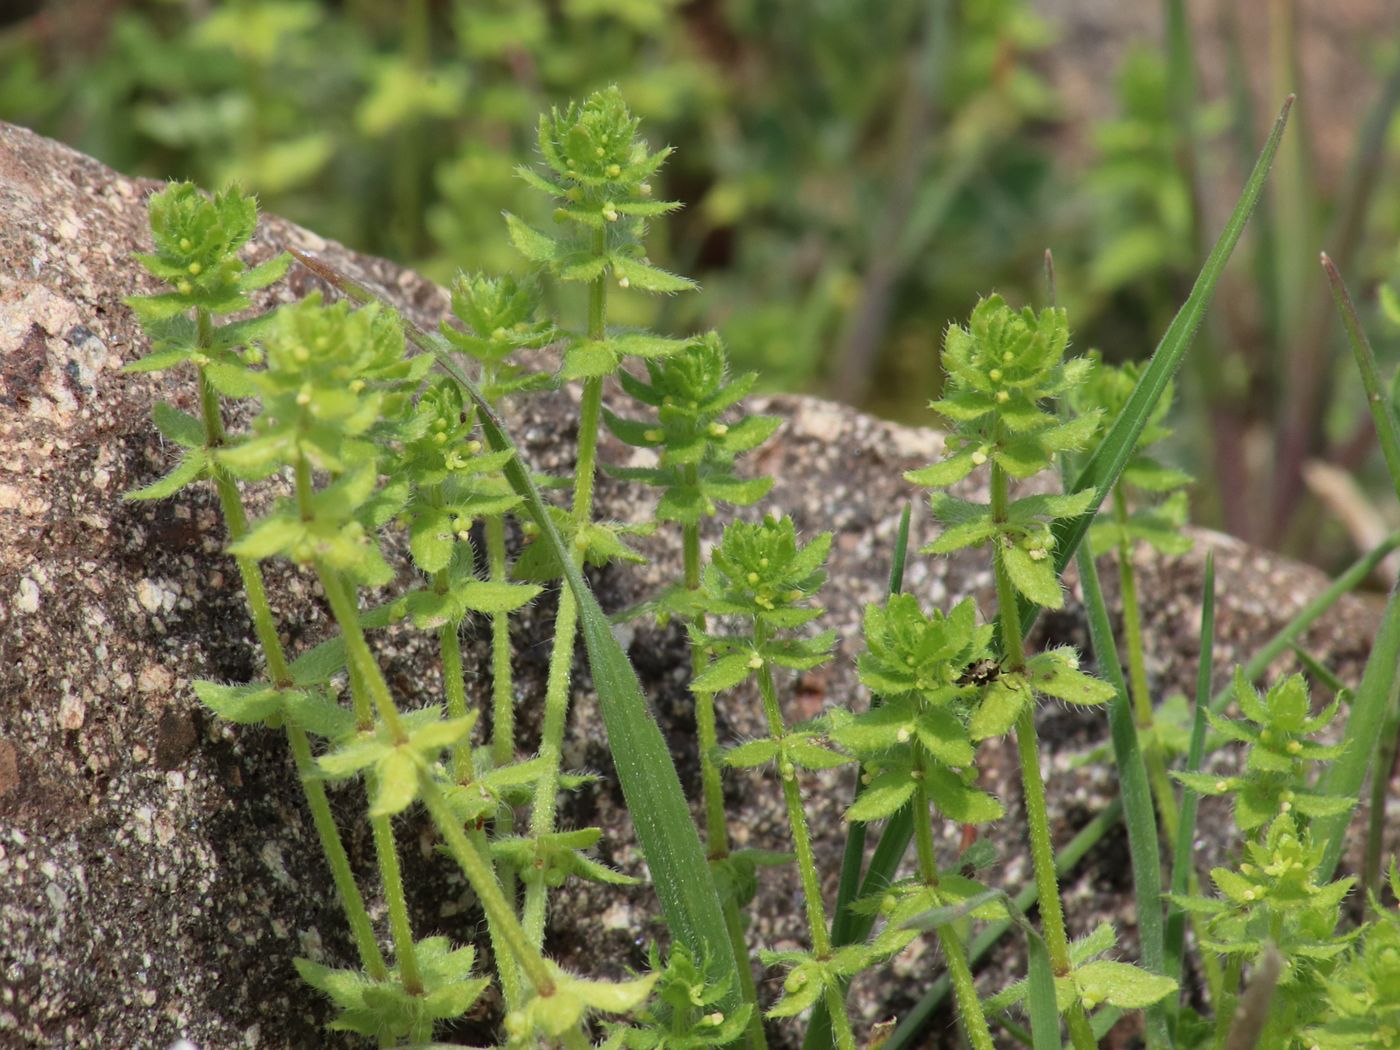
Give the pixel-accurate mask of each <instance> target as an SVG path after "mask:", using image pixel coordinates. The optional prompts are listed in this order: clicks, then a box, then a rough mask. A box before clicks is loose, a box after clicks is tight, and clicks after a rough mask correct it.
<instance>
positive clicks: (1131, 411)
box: [1021, 95, 1293, 633]
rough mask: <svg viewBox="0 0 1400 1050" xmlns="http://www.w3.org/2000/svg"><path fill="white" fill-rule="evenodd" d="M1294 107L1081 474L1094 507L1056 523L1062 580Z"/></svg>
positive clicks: (1259, 189) (1165, 379) (1197, 314)
mask: <svg viewBox="0 0 1400 1050" xmlns="http://www.w3.org/2000/svg"><path fill="white" fill-rule="evenodd" d="M1292 106H1293V96H1291V95H1290V96H1289V97H1288V99H1287V100H1286V101H1285V102H1284V104H1283V108H1282V109H1281V110H1280V111H1279V115H1278V119H1277V120H1276V121H1275V122H1274V127H1273V130H1272V131H1271V132H1270V133H1269V137H1268V139H1267V140H1266V141H1265V143H1264V148H1263V150H1262V151H1261V152H1260V154H1259V159H1258V160H1257V161H1256V162H1255V164H1254V170H1253V171H1252V172H1250V175H1249V178H1248V180H1246V182H1245V185H1244V190H1243V191H1242V192H1241V193H1240V198H1239V200H1238V202H1236V204H1235V209H1234V211H1233V212H1231V213H1230V218H1229V221H1228V222H1226V223H1225V228H1224V230H1222V231H1221V233H1220V238H1219V239H1218V240H1217V241H1216V242H1215V246H1214V247H1213V248H1212V249H1211V251H1210V255H1209V256H1207V257H1206V261H1205V264H1204V265H1203V266H1202V267H1201V272H1200V274H1199V275H1198V276H1197V277H1196V283H1195V285H1193V286H1192V288H1191V294H1190V295H1189V296H1187V298H1186V302H1185V303H1184V304H1182V307H1181V309H1180V310H1179V311H1177V314H1176V316H1175V317H1174V318H1173V319H1172V323H1171V324H1170V325H1169V326H1168V328H1167V331H1166V334H1165V335H1163V336H1162V341H1161V342H1160V343H1158V344H1157V349H1156V350H1155V351H1154V352H1153V354H1152V360H1151V362H1150V363H1149V364H1148V366H1147V367H1146V368H1145V369H1143V372H1142V376H1141V378H1140V379H1139V380H1138V383H1137V386H1136V387H1134V388H1133V392H1132V395H1131V396H1130V397H1129V398H1128V403H1127V404H1126V405H1125V406H1124V408H1123V411H1122V413H1121V414H1120V415H1119V416H1118V418H1117V419H1116V420H1115V421H1114V423H1113V426H1112V427H1111V428H1109V431H1108V433H1107V434H1105V435H1104V438H1103V440H1102V441H1101V442H1099V445H1098V447H1097V448H1096V449H1095V450H1094V452H1093V454H1092V455H1091V456H1090V457H1089V459H1088V461H1087V462H1086V463H1085V465H1084V469H1083V470H1082V471H1081V472H1080V474H1079V480H1078V481H1077V483H1076V484H1075V485H1074V488H1073V491H1075V492H1082V491H1084V490H1085V489H1088V488H1093V489H1094V490H1095V491H1096V495H1095V497H1094V501H1093V503H1092V504H1091V505H1090V506H1089V508H1088V509H1087V510H1086V511H1085V512H1084V513H1083V514H1080V515H1079V516H1078V517H1074V518H1065V519H1061V520H1060V521H1057V522H1056V523H1055V571H1056V573H1057V574H1059V573H1063V572H1064V570H1065V567H1066V566H1067V565H1068V564H1069V561H1070V559H1071V558H1073V557H1074V555H1075V552H1076V551H1077V550H1078V549H1079V544H1080V541H1082V540H1083V539H1084V537H1085V535H1087V533H1088V531H1089V526H1090V525H1091V524H1093V521H1094V518H1095V517H1096V516H1097V515H1098V511H1099V507H1100V506H1101V505H1102V503H1103V501H1104V500H1105V499H1107V498H1108V494H1109V493H1110V492H1111V491H1112V490H1113V486H1114V485H1115V484H1116V483H1117V481H1118V477H1119V475H1120V474H1122V473H1123V468H1124V467H1126V466H1127V465H1128V460H1129V459H1131V458H1132V454H1133V450H1134V449H1135V448H1136V447H1137V442H1138V438H1139V437H1140V436H1141V435H1142V431H1143V428H1144V427H1145V426H1146V425H1147V421H1148V419H1149V418H1150V417H1151V415H1152V411H1153V409H1154V408H1155V407H1156V405H1157V402H1158V401H1159V400H1161V397H1162V395H1163V393H1165V391H1166V388H1167V384H1168V383H1170V382H1171V380H1172V377H1173V376H1175V375H1176V372H1177V369H1178V368H1180V366H1181V362H1182V358H1183V357H1184V356H1185V354H1186V351H1187V349H1189V348H1190V346H1191V342H1192V340H1193V339H1194V338H1195V334H1196V329H1198V328H1199V327H1200V325H1201V321H1202V319H1203V318H1204V317H1205V313H1206V308H1207V307H1209V306H1210V301H1211V299H1212V297H1213V296H1214V294H1215V288H1216V285H1217V284H1219V282H1220V277H1221V274H1223V273H1224V272H1225V265H1226V263H1228V262H1229V261H1230V255H1231V253H1232V252H1234V250H1235V246H1236V245H1237V244H1238V243H1239V240H1240V237H1241V235H1243V233H1244V228H1245V226H1246V224H1247V223H1248V222H1249V217H1250V215H1251V214H1252V213H1253V211H1254V208H1255V205H1257V204H1258V203H1259V198H1260V196H1261V195H1262V194H1263V192H1264V182H1265V180H1266V179H1267V178H1268V175H1269V169H1270V167H1271V166H1272V165H1273V162H1274V157H1275V156H1276V155H1277V154H1278V148H1279V142H1280V141H1281V140H1282V138H1283V130H1284V128H1285V127H1286V126H1287V124H1288V112H1289V110H1290V109H1291V108H1292ZM1035 612H1036V610H1034V609H1033V608H1032V607H1031V606H1030V605H1029V604H1026V603H1023V605H1022V617H1021V622H1022V624H1024V625H1025V628H1024V630H1025V632H1026V633H1029V632H1030V629H1031V627H1032V626H1033V625H1034V620H1035Z"/></svg>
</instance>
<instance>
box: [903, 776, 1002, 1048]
mask: <svg viewBox="0 0 1400 1050" xmlns="http://www.w3.org/2000/svg"><path fill="white" fill-rule="evenodd" d="M919 764H920V766H923V765H924V759H923V756H922V755H920V756H919ZM929 808H930V807H929V797H928V791H927V790H926V789H925V788H924V786H923V785H922V783H921V784H920V785H919V789H918V790H917V791H916V792H915V794H914V844H915V848H916V849H917V851H918V857H919V877H920V878H922V879H923V880H924V882H925V883H926V884H927V885H928V886H930V887H931V888H935V889H936V888H937V887H938V859H937V857H935V856H934V852H933V827H932V825H931V823H930V813H929ZM937 934H938V943H939V946H940V947H941V948H942V949H943V957H944V959H946V960H947V964H948V977H949V978H950V980H951V981H952V984H953V996H954V998H956V999H957V1003H958V1018H959V1020H961V1021H962V1026H963V1032H964V1033H965V1034H966V1035H967V1038H968V1041H969V1042H971V1043H972V1046H973V1048H974V1050H996V1048H995V1044H993V1042H992V1033H991V1030H990V1029H989V1028H988V1027H987V1017H986V1014H985V1013H983V1011H982V1002H981V1000H979V999H978V998H977V987H976V985H975V984H973V980H972V967H971V966H970V965H968V961H967V952H966V951H964V950H963V944H962V939H961V938H960V937H959V936H958V931H957V930H955V929H953V927H952V926H940V927H938V930H937Z"/></svg>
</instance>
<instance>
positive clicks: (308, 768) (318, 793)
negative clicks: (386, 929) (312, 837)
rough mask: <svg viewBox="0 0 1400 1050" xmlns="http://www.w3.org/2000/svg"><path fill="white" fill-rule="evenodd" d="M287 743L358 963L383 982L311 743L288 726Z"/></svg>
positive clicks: (379, 955)
mask: <svg viewBox="0 0 1400 1050" xmlns="http://www.w3.org/2000/svg"><path fill="white" fill-rule="evenodd" d="M287 743H288V744H290V745H291V748H292V757H293V758H294V759H295V760H296V767H297V774H298V776H300V778H301V786H302V789H303V790H304V791H305V792H306V803H307V806H308V807H309V808H310V809H311V822H312V823H313V824H314V825H315V826H316V836H317V837H318V838H319V839H320V840H321V849H322V850H324V851H325V854H326V862H327V863H328V864H329V865H330V868H331V880H332V881H333V882H334V883H335V889H336V893H337V894H338V895H339V897H340V903H341V906H342V907H343V908H344V909H345V920H346V922H348V923H349V925H350V933H351V936H353V937H354V940H355V949H356V951H357V952H358V953H359V956H360V963H361V965H363V966H364V968H365V972H366V973H368V974H369V975H370V977H372V978H373V979H374V980H376V981H382V980H384V979H385V978H386V977H388V976H389V967H388V966H387V965H386V964H385V962H384V953H383V952H381V951H380V950H379V942H378V941H377V940H376V939H375V936H374V926H373V925H372V924H371V923H370V920H369V912H368V911H366V910H365V900H364V897H362V896H361V895H360V887H359V885H358V884H357V883H356V882H355V873H354V872H353V871H352V870H351V869H350V858H349V856H347V855H346V853H345V845H344V843H342V842H341V840H340V828H338V827H337V826H336V823H335V816H334V815H333V814H332V813H331V804H330V800H329V799H328V798H326V786H325V784H323V783H322V782H321V780H320V779H319V778H318V776H317V772H318V771H317V769H316V760H315V759H314V758H313V757H312V754H311V741H310V740H308V739H307V736H306V731H305V730H303V729H299V728H297V727H296V726H294V725H291V724H290V723H288V725H287Z"/></svg>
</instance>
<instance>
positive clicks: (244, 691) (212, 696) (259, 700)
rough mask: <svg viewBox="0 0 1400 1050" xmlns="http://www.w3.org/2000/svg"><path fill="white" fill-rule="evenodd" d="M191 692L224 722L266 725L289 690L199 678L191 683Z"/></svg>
mask: <svg viewBox="0 0 1400 1050" xmlns="http://www.w3.org/2000/svg"><path fill="white" fill-rule="evenodd" d="M194 695H195V696H197V697H199V702H200V703H202V704H203V705H204V706H205V707H207V708H209V710H211V711H213V712H214V714H216V715H218V716H219V717H220V718H222V719H224V720H225V721H228V722H236V723H238V724H239V725H265V724H267V723H268V722H269V720H270V719H272V718H274V717H275V716H277V715H280V714H281V713H282V707H283V704H284V703H285V701H286V698H287V697H288V696H290V695H291V693H290V691H288V692H283V691H282V690H280V689H278V688H276V687H275V686H272V685H269V684H267V683H265V682H255V683H253V684H252V685H221V684H219V683H218V682H207V681H202V680H201V681H197V682H195V683H194Z"/></svg>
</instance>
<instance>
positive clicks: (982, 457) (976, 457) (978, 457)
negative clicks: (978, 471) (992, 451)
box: [972, 448, 987, 467]
mask: <svg viewBox="0 0 1400 1050" xmlns="http://www.w3.org/2000/svg"><path fill="white" fill-rule="evenodd" d="M972 462H973V464H974V465H976V466H979V467H980V466H981V465H982V464H984V463H986V462H987V453H985V452H983V451H982V450H981V449H980V448H979V449H978V450H977V451H976V452H974V453H973V454H972Z"/></svg>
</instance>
